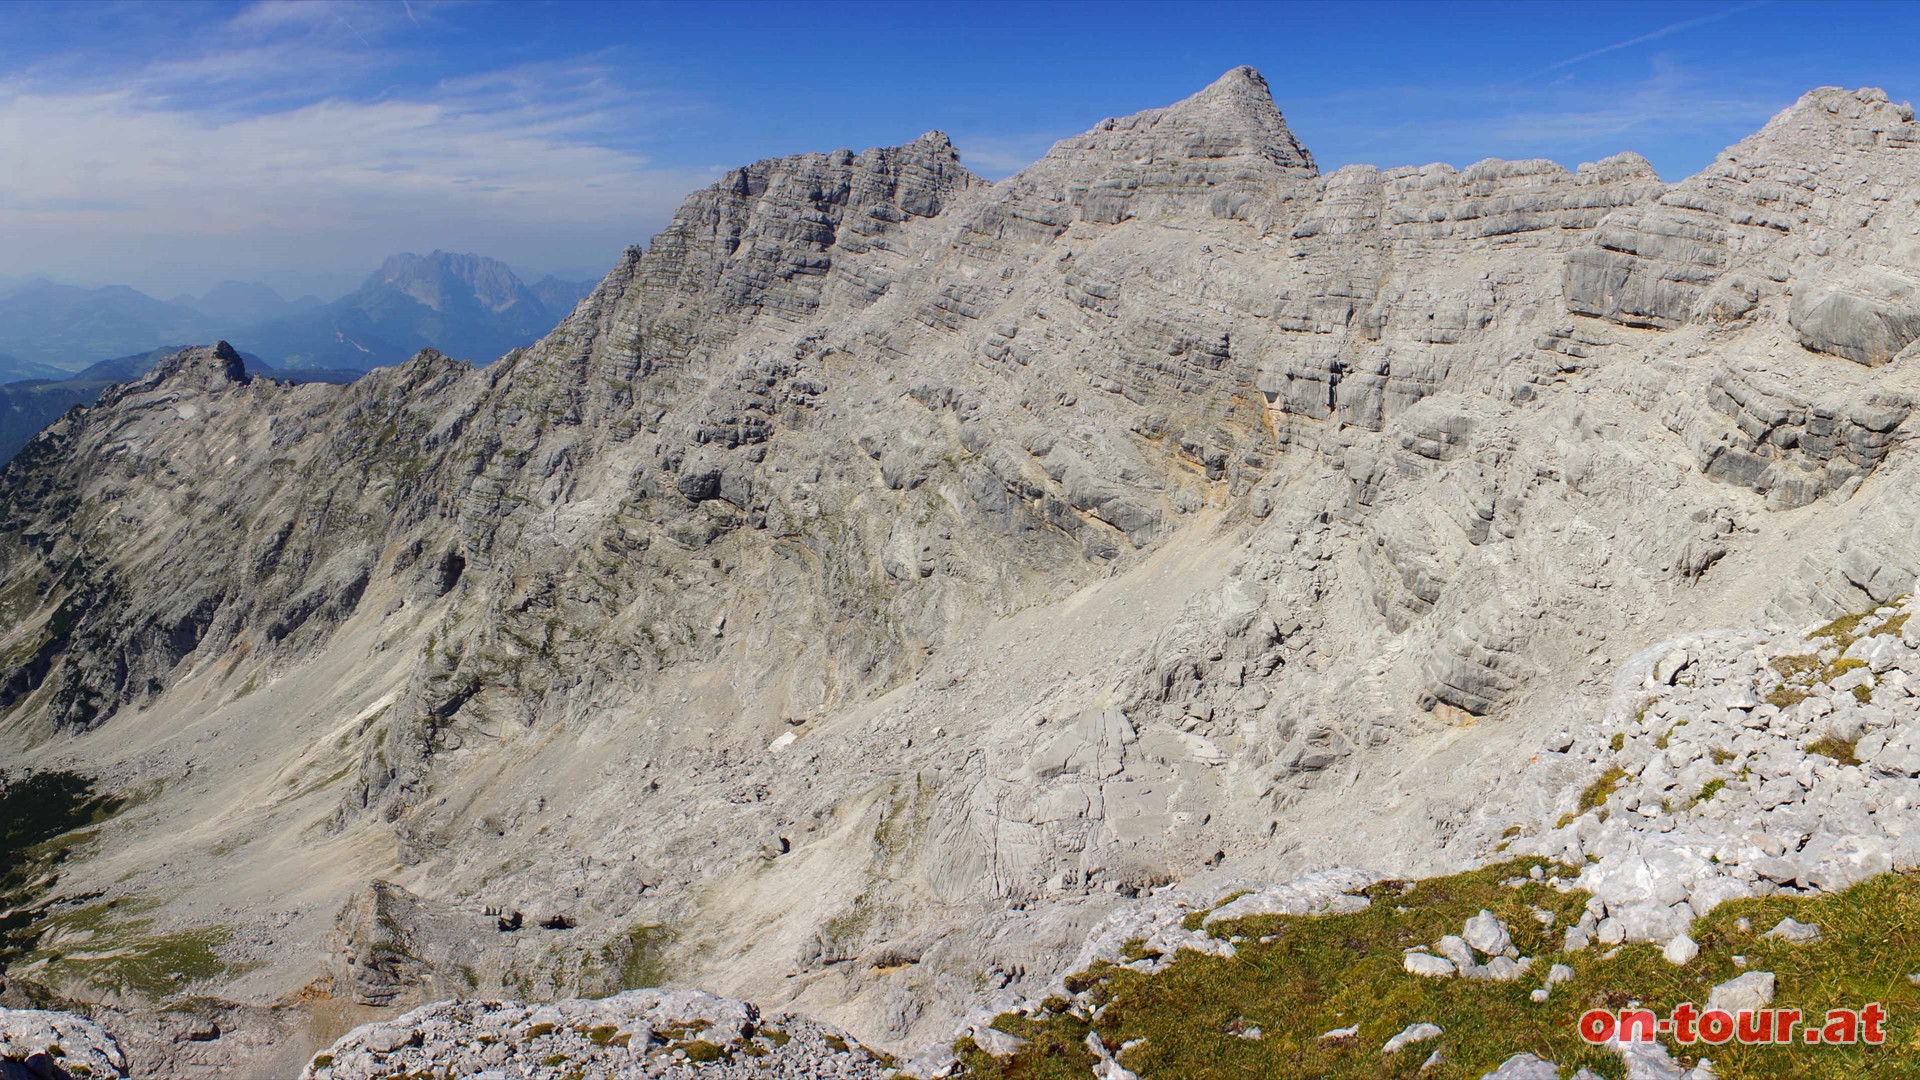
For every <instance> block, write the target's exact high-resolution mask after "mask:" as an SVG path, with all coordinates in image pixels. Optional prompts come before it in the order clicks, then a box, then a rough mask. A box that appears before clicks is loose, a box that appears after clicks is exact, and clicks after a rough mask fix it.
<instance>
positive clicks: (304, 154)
mask: <svg viewBox="0 0 1920 1080" xmlns="http://www.w3.org/2000/svg"><path fill="white" fill-rule="evenodd" d="M423 6H424V5H420V6H417V8H416V10H418V11H419V14H417V15H416V16H415V18H419V19H422V20H430V19H431V14H430V13H429V12H427V11H424V10H419V8H420V7H423ZM341 21H351V22H352V24H353V25H352V27H351V28H350V30H351V32H344V31H342V29H341V26H340V25H338V23H339V22H341ZM412 25H413V19H410V18H409V16H408V15H407V13H406V12H405V11H404V10H403V8H402V7H401V5H399V4H382V5H377V6H370V5H362V4H353V3H315V2H309V0H301V2H298V3H287V2H282V0H268V2H266V3H260V4H256V5H254V6H252V7H249V8H247V9H245V10H243V11H242V12H241V13H240V14H238V15H237V16H235V17H234V18H233V19H231V20H230V21H228V22H226V23H225V24H223V25H220V26H218V27H215V28H214V29H213V31H212V32H211V33H210V35H209V37H210V39H211V46H210V47H208V48H206V49H204V50H202V51H199V52H194V53H187V54H179V55H173V56H170V57H168V58H167V59H165V60H161V61H157V62H154V63H151V64H148V65H145V66H142V67H139V68H136V69H134V70H130V71H125V72H122V73H120V74H118V75H117V76H115V77H113V78H112V79H110V80H96V79H92V78H70V79H53V78H47V77H45V76H41V77H38V78H35V77H31V76H28V77H15V78H13V79H12V80H10V81H0V146H7V147H23V148H24V147H31V148H32V150H31V152H28V153H17V154H15V155H11V160H10V161H9V162H8V164H7V167H6V168H5V169H0V236H5V237H8V238H9V241H8V242H7V243H6V244H4V245H0V273H50V274H55V275H64V276H69V277H74V278H79V279H87V280H96V281H114V280H119V281H129V282H131V283H133V284H136V285H139V286H142V287H147V288H150V289H157V290H161V291H164V290H165V289H166V288H168V287H171V284H172V283H174V282H176V281H178V282H179V284H180V286H181V287H191V285H192V284H194V283H197V280H206V279H214V280H217V279H219V278H222V277H233V276H244V275H246V274H248V273H250V272H255V271H256V270H259V269H267V268H271V267H274V266H277V265H288V264H307V265H313V264H321V265H329V266H338V267H341V268H348V267H370V266H372V265H375V264H377V262H378V260H379V258H381V257H382V256H384V255H385V254H388V253H391V252H393V251H397V250H402V249H407V248H418V249H426V248H432V247H462V248H468V249H474V250H482V251H486V252H487V253H489V254H494V255H498V256H500V257H502V258H506V259H508V260H509V261H510V262H511V261H519V262H521V263H523V264H525V263H532V264H533V265H535V266H542V267H550V266H581V265H592V264H602V263H611V261H612V259H613V257H614V256H615V255H616V254H617V252H618V250H619V248H620V247H621V246H623V245H624V244H628V243H635V242H640V241H642V240H644V239H645V238H646V233H647V232H648V231H650V229H651V228H652V227H654V226H657V225H658V224H659V223H660V222H661V221H663V220H664V219H665V218H666V217H667V216H669V215H670V214H671V212H672V209H673V207H674V206H676V205H677V204H678V203H679V201H680V200H681V199H682V198H683V197H684V196H685V194H686V193H687V192H688V191H690V190H692V189H693V188H695V187H698V186H700V185H701V184H703V183H705V182H707V181H708V180H710V179H711V176H710V175H709V174H706V173H704V172H701V171H693V170H687V169H675V168H661V167H658V166H656V165H654V164H653V163H651V162H650V161H649V160H648V158H647V157H646V156H645V155H644V154H642V153H640V152H638V151H637V150H635V149H633V147H635V146H636V145H638V141H637V139H636V135H637V134H638V133H640V132H643V131H644V130H645V128H646V126H647V125H648V123H649V122H650V121H651V120H652V119H654V118H657V117H658V116H660V115H662V114H665V113H669V112H671V111H672V110H675V109H680V108H685V107H686V106H685V103H684V102H678V101H674V100H671V99H667V98H664V97H662V96H660V95H649V94H646V93H643V92H637V91H634V90H631V89H629V88H627V87H626V86H624V85H623V84H622V83H621V82H620V80H619V79H618V78H616V70H615V69H614V68H613V67H612V65H611V64H609V63H605V62H603V61H604V58H596V57H584V58H571V59H569V60H567V61H565V62H551V63H545V64H538V65H528V66H522V67H514V68H507V69H502V70H495V71H486V72H479V73H476V74H474V75H471V76H466V77H462V78H460V79H456V80H448V81H443V82H439V83H436V84H433V85H429V86H418V87H412V88H406V89H399V90H395V89H392V88H388V87H384V86H383V87H381V88H380V89H378V90H377V91H366V90H360V91H359V92H356V86H357V84H356V83H355V82H354V76H355V75H356V74H357V73H358V72H359V71H360V70H361V69H362V68H363V67H364V66H367V65H373V64H379V63H390V62H392V60H393V58H394V56H395V55H396V54H397V53H398V52H399V51H400V48H401V47H400V46H399V45H397V44H394V43H392V42H390V41H388V40H387V38H386V35H388V34H389V33H391V32H393V31H394V30H395V29H396V28H398V27H410V26H412ZM363 40H364V42H365V44H362V41H363ZM197 266H198V267H204V270H203V271H200V272H197V273H196V272H194V271H193V270H192V269H191V268H193V267H197ZM183 275H186V276H190V277H194V278H195V279H196V282H192V283H190V282H187V281H183V280H180V279H181V278H182V276H183ZM155 277H158V278H161V279H163V280H161V281H155V280H154V278H155Z"/></svg>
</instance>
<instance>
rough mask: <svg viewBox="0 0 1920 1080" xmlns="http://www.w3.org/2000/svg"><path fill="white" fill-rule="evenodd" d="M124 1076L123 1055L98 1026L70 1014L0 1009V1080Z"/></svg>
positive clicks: (97, 1079) (52, 1079)
mask: <svg viewBox="0 0 1920 1080" xmlns="http://www.w3.org/2000/svg"><path fill="white" fill-rule="evenodd" d="M126 1075H128V1073H127V1058H126V1055H125V1054H123V1053H121V1052H120V1044H119V1043H117V1042H115V1041H114V1038H113V1036H111V1035H109V1034H107V1032H106V1030H105V1029H104V1028H102V1027H101V1026H100V1025H99V1024H96V1023H94V1022H93V1021H91V1020H88V1019H86V1018H84V1017H80V1016H75V1015H73V1014H72V1013H64V1012H43V1011H39V1010H34V1009H0V1078H4V1080H69V1078H71V1080H86V1078H89V1077H91V1078H93V1080H103V1078H106V1077H114V1076H126Z"/></svg>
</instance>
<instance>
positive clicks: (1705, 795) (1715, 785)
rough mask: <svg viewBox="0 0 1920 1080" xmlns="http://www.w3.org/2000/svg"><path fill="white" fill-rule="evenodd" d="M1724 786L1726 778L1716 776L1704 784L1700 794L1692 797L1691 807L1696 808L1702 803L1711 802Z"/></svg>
mask: <svg viewBox="0 0 1920 1080" xmlns="http://www.w3.org/2000/svg"><path fill="white" fill-rule="evenodd" d="M1726 786H1727V778H1726V777H1724V776H1716V777H1714V778H1713V779H1711V780H1709V781H1707V782H1706V784H1704V785H1702V786H1701V788H1700V794H1698V795H1695V796H1694V797H1693V805H1695V806H1698V805H1700V804H1701V803H1703V802H1708V801H1711V800H1712V799H1713V797H1714V796H1715V795H1718V794H1720V791H1721V789H1722V788H1724V787H1726Z"/></svg>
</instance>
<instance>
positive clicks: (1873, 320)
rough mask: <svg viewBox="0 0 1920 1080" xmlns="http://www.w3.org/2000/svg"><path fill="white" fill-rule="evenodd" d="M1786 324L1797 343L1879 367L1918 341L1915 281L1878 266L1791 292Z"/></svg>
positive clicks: (1919, 305) (1918, 287) (1919, 292)
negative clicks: (1792, 331) (1797, 335)
mask: <svg viewBox="0 0 1920 1080" xmlns="http://www.w3.org/2000/svg"><path fill="white" fill-rule="evenodd" d="M1787 322H1788V324H1789V325H1791V326H1792V327H1793V329H1794V330H1795V332H1797V333H1798V334H1799V335H1800V344H1802V345H1804V346H1806V347H1807V348H1809V349H1812V350H1813V351H1815V352H1823V353H1827V354H1829V355H1832V356H1844V357H1846V358H1847V359H1849V360H1852V361H1854V362H1855V363H1858V364H1865V365H1867V366H1868V367H1878V366H1880V365H1881V364H1884V363H1886V362H1888V361H1889V360H1892V359H1893V358H1894V357H1895V356H1896V355H1898V354H1899V353H1900V351H1901V350H1902V349H1905V348H1906V347H1907V346H1908V345H1911V344H1913V343H1914V342H1915V341H1916V340H1920V282H1916V281H1914V280H1913V279H1912V278H1909V277H1907V276H1905V275H1904V274H1897V273H1894V272H1893V271H1891V270H1885V269H1882V268H1879V267H1866V268H1863V269H1859V270H1855V271H1853V272H1851V273H1848V274H1846V275H1844V276H1837V277H1833V278H1829V279H1827V280H1824V281H1821V282H1818V283H1808V284H1805V285H1802V286H1801V287H1799V288H1797V289H1795V290H1794V294H1793V303H1792V304H1791V305H1790V306H1789V307H1788V309H1787Z"/></svg>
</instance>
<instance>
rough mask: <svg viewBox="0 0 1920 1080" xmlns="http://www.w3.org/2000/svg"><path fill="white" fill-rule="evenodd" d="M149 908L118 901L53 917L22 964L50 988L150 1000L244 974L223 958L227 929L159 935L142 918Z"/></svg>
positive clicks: (196, 929) (202, 928) (207, 928)
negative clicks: (77, 987) (71, 986)
mask: <svg viewBox="0 0 1920 1080" xmlns="http://www.w3.org/2000/svg"><path fill="white" fill-rule="evenodd" d="M152 907H153V905H152V904H150V903H143V902H139V901H133V900H124V899H117V900H108V901H104V902H101V903H96V904H89V905H87V906H85V907H80V908H75V909H72V910H68V911H63V912H59V913H57V914H53V915H50V916H48V917H47V919H46V920H45V923H44V924H43V926H42V933H41V935H40V938H39V944H38V946H37V948H36V949H35V951H34V952H32V953H31V954H29V955H28V957H27V958H26V959H25V960H24V961H23V962H22V964H21V965H20V966H21V967H23V968H28V969H29V970H30V971H31V973H32V976H33V978H34V980H35V981H36V982H40V983H44V984H46V985H49V986H60V985H64V984H68V983H83V984H85V985H87V986H90V987H93V988H95V989H96V990H104V991H110V992H115V993H122V994H132V995H137V996H139V997H142V998H145V999H147V1000H149V1001H160V1000H163V999H166V998H170V997H173V996H174V995H176V994H179V993H181V992H183V991H185V990H187V989H188V988H190V987H192V986H193V985H194V984H196V983H200V982H205V981H207V980H210V979H217V978H224V977H228V976H231V975H234V974H237V973H238V972H240V971H241V970H244V969H243V968H241V967H239V966H236V965H234V964H230V963H228V962H227V961H226V960H224V959H222V958H221V956H220V952H219V950H220V948H221V946H223V945H225V944H226V943H227V942H228V941H229V940H231V938H232V936H233V932H232V930H231V929H229V928H228V927H225V926H218V925H214V926H199V927H192V928H189V929H185V930H178V931H174V932H171V933H156V932H155V931H154V929H153V919H152V917H151V916H149V915H147V914H146V912H147V911H149V910H151V908H152Z"/></svg>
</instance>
